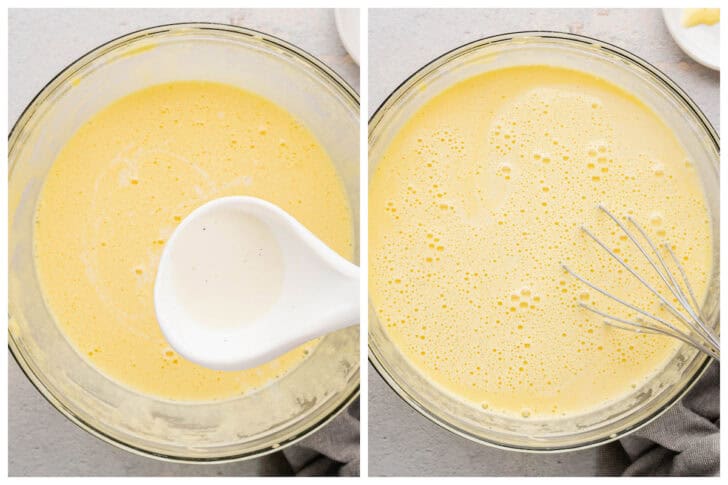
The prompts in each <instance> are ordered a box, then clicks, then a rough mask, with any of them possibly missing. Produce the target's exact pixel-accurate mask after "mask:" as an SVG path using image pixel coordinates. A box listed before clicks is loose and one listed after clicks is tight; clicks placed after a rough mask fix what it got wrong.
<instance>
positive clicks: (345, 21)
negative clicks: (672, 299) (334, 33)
mask: <svg viewBox="0 0 728 485" xmlns="http://www.w3.org/2000/svg"><path fill="white" fill-rule="evenodd" d="M334 18H335V19H336V30H338V31H339V37H341V43H342V44H344V48H345V49H346V52H348V53H349V55H350V56H351V58H352V59H354V62H356V63H357V64H359V9H358V8H337V9H335V10H334Z"/></svg>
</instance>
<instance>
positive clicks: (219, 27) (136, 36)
mask: <svg viewBox="0 0 728 485" xmlns="http://www.w3.org/2000/svg"><path fill="white" fill-rule="evenodd" d="M170 32H179V33H185V32H191V33H194V32H197V33H212V34H213V35H214V34H234V35H240V36H243V37H244V38H247V39H255V40H257V41H259V42H263V43H267V44H271V45H272V46H274V47H276V48H279V49H281V50H282V51H284V52H286V53H288V54H291V55H292V56H293V57H294V58H296V59H298V60H302V61H304V63H305V64H306V65H307V67H310V68H312V69H313V71H314V72H315V73H316V74H318V75H321V76H323V79H324V80H325V81H326V82H327V83H329V84H330V85H331V87H334V88H336V89H337V91H338V92H339V93H340V94H342V95H343V97H344V98H345V100H346V101H347V102H349V103H350V104H351V106H352V107H353V108H355V109H356V110H357V111H360V99H359V94H358V93H357V92H356V91H355V90H354V88H352V87H351V85H350V84H349V83H348V82H347V81H345V80H344V79H343V78H342V77H341V76H340V75H339V74H337V73H336V72H335V71H333V69H331V68H329V67H328V66H327V65H326V64H325V63H324V62H323V61H321V60H320V59H318V58H317V57H315V56H314V55H312V54H310V53H309V52H308V51H306V50H304V49H301V48H299V47H297V46H295V45H293V44H291V43H289V42H287V41H285V40H283V39H281V38H279V37H276V36H273V35H270V34H267V33H265V32H261V31H258V30H254V29H250V28H247V27H241V26H237V25H231V24H225V23H218V22H177V23H169V24H160V25H155V26H151V27H145V28H142V29H138V30H135V31H132V32H129V33H126V34H123V35H120V36H117V37H114V38H112V39H110V40H108V41H106V42H104V43H102V44H100V45H98V46H96V47H94V48H93V49H91V50H89V51H87V52H85V53H84V54H82V55H80V56H79V57H78V58H76V59H75V60H74V61H72V62H70V63H69V64H68V65H66V66H65V67H63V68H61V69H60V70H59V71H58V73H57V74H56V75H54V76H53V77H52V78H51V79H50V80H49V81H48V82H47V83H46V84H45V85H44V86H43V87H42V88H41V89H40V90H39V91H38V92H37V93H36V95H35V96H34V97H33V98H32V99H31V100H30V102H29V103H28V104H27V105H26V107H25V108H24V109H23V111H22V112H21V113H20V115H19V116H18V119H17V120H16V121H15V123H14V124H13V127H12V128H11V130H10V134H9V135H8V159H9V161H10V162H11V163H10V165H9V167H8V182H9V181H10V178H11V177H12V173H13V169H14V167H15V162H14V160H12V159H11V155H12V153H13V151H14V148H15V147H16V142H17V139H18V136H19V134H20V133H22V132H23V129H24V128H25V126H26V125H27V123H28V122H29V121H30V120H31V119H32V117H33V116H34V114H35V109H36V108H37V107H38V106H39V105H42V103H44V102H45V100H46V99H47V98H48V96H49V95H50V94H51V93H53V92H54V91H55V90H56V89H57V88H58V87H59V86H60V85H61V84H62V83H63V81H64V80H66V79H68V78H70V77H71V76H72V75H73V73H75V72H78V71H79V70H80V69H82V68H84V67H85V66H86V65H87V64H89V63H90V62H93V61H94V60H96V59H98V58H99V57H101V56H103V55H105V54H108V53H109V52H113V51H114V50H116V49H119V48H123V47H124V46H126V45H129V44H131V43H133V42H137V41H140V40H143V39H145V38H153V36H156V35H164V34H168V33H170ZM8 320H9V321H12V320H13V316H12V312H11V311H10V310H8ZM8 349H9V350H10V354H11V355H12V356H13V359H14V360H15V362H16V363H17V364H18V367H19V368H20V370H21V371H22V372H23V374H24V375H25V376H26V377H27V378H28V380H29V381H30V383H31V384H32V385H33V387H35V389H36V390H37V391H38V392H39V393H40V394H41V396H43V398H45V400H46V401H48V402H49V403H50V404H51V406H53V408H54V409H55V410H56V411H58V412H60V413H61V414H62V415H63V416H65V417H66V418H68V420H69V421H71V422H72V423H74V424H76V425H77V426H78V427H79V428H81V429H82V430H84V431H86V432H88V433H89V434H91V435H93V436H95V437H96V438H99V439H100V440H102V441H104V442H106V443H109V444H111V445H113V446H115V447H117V448H120V449H123V450H126V451H128V452H131V453H134V454H136V455H139V456H144V457H148V458H154V459H157V460H160V461H167V462H176V463H230V462H235V461H243V460H248V459H252V458H258V457H262V456H265V455H268V454H271V453H274V452H277V451H280V450H282V449H284V448H286V447H288V446H290V445H292V444H294V443H296V442H298V441H300V440H302V439H304V438H306V437H307V436H309V435H311V434H313V433H314V432H316V431H318V430H319V429H321V428H323V427H324V426H325V425H326V424H328V423H329V422H330V421H332V420H333V419H334V418H335V417H336V416H338V415H339V414H340V413H341V412H342V411H343V410H345V409H346V408H347V407H348V406H349V405H350V404H351V403H352V402H354V400H355V399H356V398H357V397H358V396H359V393H360V382H361V366H359V376H358V378H357V379H356V381H357V383H356V385H355V386H353V388H352V389H351V391H350V392H349V395H348V396H346V397H345V398H344V399H342V400H341V402H340V403H338V404H337V405H336V406H334V408H333V409H331V410H330V412H329V413H328V414H327V415H324V416H322V417H321V419H320V420H319V421H316V422H314V423H313V424H312V425H310V426H308V427H307V428H304V429H302V430H300V431H299V432H298V433H296V434H295V435H293V436H291V437H290V438H289V439H287V440H286V441H285V442H280V443H276V444H275V445H271V446H268V447H265V448H260V449H258V450H253V451H250V452H246V453H240V454H235V455H225V456H220V457H216V456H212V457H205V458H191V457H187V456H181V455H179V456H178V455H167V454H160V453H156V452H152V451H150V450H147V449H144V448H141V447H136V446H133V445H130V444H128V443H126V442H124V441H122V440H120V439H117V438H115V437H113V436H111V435H109V434H107V433H104V432H102V431H101V430H99V429H97V428H96V427H95V426H94V425H93V424H92V423H89V422H86V421H85V420H83V419H81V418H80V417H79V416H77V415H76V414H75V413H74V412H73V411H72V410H71V409H70V408H68V407H67V406H66V405H65V404H64V403H63V401H62V400H61V399H59V398H58V397H56V396H55V394H53V393H52V392H51V391H50V390H49V389H48V388H47V387H46V386H45V385H44V384H43V382H42V380H41V379H40V378H39V377H38V376H37V375H35V373H34V372H33V370H32V368H31V366H30V365H29V364H28V363H27V362H26V359H25V357H24V356H23V354H22V352H20V351H19V348H18V345H17V343H16V342H15V339H14V338H13V332H12V330H11V328H8Z"/></svg>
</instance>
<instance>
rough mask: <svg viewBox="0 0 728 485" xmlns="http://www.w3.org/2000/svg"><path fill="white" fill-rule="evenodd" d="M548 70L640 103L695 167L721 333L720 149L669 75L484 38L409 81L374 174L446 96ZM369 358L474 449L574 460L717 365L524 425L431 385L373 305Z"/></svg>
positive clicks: (621, 61) (585, 41)
mask: <svg viewBox="0 0 728 485" xmlns="http://www.w3.org/2000/svg"><path fill="white" fill-rule="evenodd" d="M528 64H548V65H554V66H561V67H566V68H572V69H577V70H580V71H586V72H588V73H591V74H594V75H596V76H599V77H601V78H604V79H606V80H608V81H611V82H612V83H614V84H616V85H618V86H621V87H622V88H623V89H625V90H626V91H628V92H631V93H633V94H635V95H637V97H639V98H641V99H642V100H643V101H644V102H645V103H646V104H647V105H648V106H650V107H651V108H652V109H653V110H654V111H655V112H656V113H657V114H659V115H660V116H661V117H662V119H663V120H664V121H665V122H666V123H667V124H668V126H670V127H671V128H672V130H673V131H674V132H675V134H676V136H677V137H678V139H679V141H680V142H681V143H682V145H683V146H684V148H685V150H686V151H687V152H688V153H689V154H690V156H691V157H692V159H693V160H694V163H695V166H696V168H697V171H698V173H699V175H700V179H701V181H702V183H703V186H704V191H705V196H706V204H707V206H708V208H709V211H710V219H711V225H712V231H713V235H714V241H713V244H714V245H713V274H712V276H711V279H710V282H709V289H708V294H707V297H706V300H705V302H704V306H703V311H704V315H706V316H707V318H708V321H709V323H710V324H711V325H712V326H714V327H716V328H717V327H718V315H719V295H720V288H719V273H718V271H719V269H718V268H719V239H718V236H719V225H720V214H719V201H720V198H719V170H718V160H719V141H718V136H717V134H716V132H715V130H714V129H713V127H712V126H711V125H710V123H709V122H708V120H707V119H706V118H705V116H704V115H703V113H702V112H701V111H700V109H699V108H698V107H697V106H696V105H695V103H693V102H692V101H691V100H690V98H689V97H688V96H687V95H686V94H685V93H684V92H683V91H682V90H681V89H680V88H679V87H678V86H676V85H675V83H674V82H672V81H671V80H670V79H669V78H668V77H667V76H665V75H664V74H663V73H661V72H659V71H658V70H657V69H655V68H654V67H653V66H651V65H649V64H648V63H646V62H645V61H643V60H642V59H640V58H638V57H636V56H634V55H633V54H630V53H629V52H626V51H624V50H622V49H620V48H618V47H615V46H613V45H610V44H606V43H604V42H601V41H598V40H595V39H591V38H588V37H583V36H578V35H571V34H565V33H559V32H519V33H513V34H504V35H498V36H494V37H488V38H485V39H481V40H478V41H475V42H472V43H470V44H466V45H464V46H462V47H459V48H457V49H455V50H453V51H450V52H448V53H446V54H444V55H442V56H441V57H438V58H437V59H435V60H433V61H432V62H430V63H429V64H427V65H426V66H424V67H423V68H421V69H420V70H419V71H417V72H416V73H415V74H413V75H412V76H410V78H409V79H407V80H406V81H404V82H403V83H402V84H401V85H400V86H399V87H398V88H397V89H396V90H395V91H394V92H393V93H392V94H391V95H390V96H389V97H388V98H387V99H386V100H385V101H384V103H382V105H381V106H380V107H379V108H378V109H377V111H376V112H375V113H374V115H373V116H372V117H371V119H370V121H369V173H370V174H371V173H372V172H373V170H374V168H375V167H376V165H377V162H378V160H379V159H380V158H381V156H382V154H383V153H384V151H385V150H386V148H387V146H388V145H389V143H390V141H391V140H392V138H393V137H394V135H395V134H396V133H397V132H398V130H399V129H400V127H401V126H402V125H403V124H404V123H405V122H406V121H407V120H408V119H409V118H410V117H411V116H412V115H413V114H414V113H415V112H416V111H417V110H419V109H420V108H421V107H422V106H423V104H425V103H426V102H427V101H428V100H430V99H432V97H433V96H434V95H436V94H438V93H440V92H442V91H443V90H444V89H446V88H447V87H449V86H451V85H453V84H455V83H457V82H459V81H462V80H464V79H467V78H469V77H472V76H475V75H477V74H480V73H483V72H487V71H490V70H495V69H499V68H504V67H509V66H517V65H528ZM369 358H370V361H371V362H372V364H373V365H374V367H375V368H376V370H377V371H378V372H379V373H380V374H381V376H382V377H383V378H384V380H385V381H386V382H387V383H388V384H389V385H390V386H391V387H392V389H394V391H395V392H396V393H397V394H398V395H399V396H400V397H402V399H404V400H405V401H406V402H407V403H408V404H410V405H411V406H412V407H414V408H415V409H416V410H417V411H419V412H420V413H422V414H423V415H425V416H426V417H427V418H429V419H431V420H432V421H434V422H435V423H437V424H439V425H440V426H442V427H444V428H446V429H448V430H450V431H452V432H454V433H456V434H459V435H461V436H463V437H465V438H468V439H471V440H473V441H476V442H480V443H484V444H489V445H493V446H496V447H499V448H505V449H513V450H520V451H533V452H536V451H541V452H547V451H553V452H555V451H566V450H575V449H581V448H587V447H591V446H596V445H600V444H604V443H607V442H609V441H612V440H615V439H617V438H619V437H621V436H624V435H626V434H627V433H630V432H632V431H634V430H635V429H637V428H639V427H640V426H643V425H644V424H646V423H648V422H650V421H651V420H653V419H655V418H656V417H658V416H659V415H660V414H662V413H663V412H665V411H666V410H667V409H668V408H669V407H670V406H671V405H672V404H674V403H675V402H677V401H678V400H679V399H680V398H681V397H682V396H683V395H684V394H685V392H687V391H688V389H690V387H691V386H692V385H693V384H694V383H695V382H696V381H697V379H698V378H699V377H700V376H701V375H702V374H703V372H704V371H705V369H706V368H707V366H708V364H709V363H710V359H708V358H707V357H706V356H705V355H703V354H700V353H698V352H696V351H695V350H694V349H692V348H691V347H688V346H684V347H682V348H680V349H679V350H678V352H677V353H676V355H675V357H674V358H673V359H672V360H671V361H670V362H669V363H668V364H667V365H666V367H665V368H664V369H662V370H661V371H660V372H659V373H657V374H656V375H655V376H654V378H652V379H651V380H649V382H647V383H646V384H645V385H644V386H642V387H641V388H638V389H636V390H635V392H634V393H632V394H631V395H629V396H627V397H625V398H624V399H622V400H620V401H618V402H615V403H613V404H611V405H608V406H606V407H603V408H600V409H597V410H595V411H592V412H589V413H585V414H582V415H578V416H568V417H563V418H549V419H533V418H529V419H516V418H510V417H504V416H501V415H497V414H494V413H492V412H488V411H486V410H483V409H482V408H481V407H480V406H475V405H470V404H467V403H465V402H463V401H461V400H459V399H457V398H456V397H455V396H454V395H452V394H450V393H448V392H447V391H444V390H442V389H440V388H439V387H438V386H436V385H433V384H432V383H431V382H430V381H428V379H427V378H425V377H424V376H423V375H422V374H421V373H420V372H419V371H418V370H417V369H416V368H415V367H414V366H413V365H412V364H410V362H408V360H407V359H406V358H405V357H404V356H403V355H402V354H401V353H400V352H399V350H398V349H397V348H396V347H395V346H394V344H393V343H392V342H391V341H390V340H389V339H388V337H387V333H386V331H385V329H384V327H383V326H382V325H381V323H380V322H379V321H378V319H377V316H376V312H375V310H374V308H373V307H372V305H371V304H370V305H369Z"/></svg>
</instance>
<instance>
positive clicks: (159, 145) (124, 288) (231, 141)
mask: <svg viewBox="0 0 728 485" xmlns="http://www.w3.org/2000/svg"><path fill="white" fill-rule="evenodd" d="M228 195H251V196H256V197H260V198H263V199H265V200H268V201H270V202H273V203H274V204H277V205H278V206H280V207H281V208H283V209H284V210H286V211H288V212H289V213H290V214H292V215H293V216H294V217H295V218H297V219H298V220H299V221H301V223H303V224H304V225H305V226H306V227H308V228H309V229H310V230H311V231H312V232H313V233H315V234H316V235H317V236H318V237H319V238H321V239H322V240H323V241H324V242H325V243H327V244H328V245H329V246H331V247H332V248H333V249H335V250H336V251H337V252H339V253H340V254H341V255H342V256H344V257H347V258H351V257H352V255H353V245H352V238H353V226H352V215H351V211H350V208H349V205H348V201H347V197H346V193H345V191H344V187H343V184H342V181H341V180H340V178H339V176H338V174H337V173H336V171H335V168H334V166H333V164H332V162H331V160H330V158H329V157H328V155H327V154H326V152H325V151H324V149H323V148H322V147H321V146H320V145H319V143H318V142H317V140H316V138H315V137H314V136H313V134H312V133H311V132H310V131H308V129H307V128H305V127H304V126H303V125H302V124H301V123H300V122H299V121H297V120H296V119H295V118H293V117H292V116H291V115H290V114H289V113H287V112H286V111H284V110H283V109H281V108H280V107H278V106H277V105H275V104H273V103H271V102H270V101H268V100H266V99H263V98H261V97H260V96H257V95H255V94H252V93H249V92H246V91H242V90H240V89H237V88H235V87H232V86H228V85H223V84H216V83H208V82H194V81H190V82H174V83H169V84H163V85H157V86H153V87H150V88H147V89H144V90H142V91H139V92H136V93H133V94H131V95H129V96H126V97H124V98H122V99H120V100H118V101H116V102H114V103H112V104H111V105H109V106H108V107H106V108H105V109H103V110H101V111H100V112H99V113H97V114H96V115H95V116H93V117H92V118H91V119H89V120H88V121H87V122H86V123H85V124H84V125H83V126H82V127H81V128H80V129H79V130H78V131H77V132H76V133H75V134H74V136H73V137H72V138H71V139H70V140H69V141H68V142H67V144H66V145H65V147H64V148H63V149H62V151H61V152H60V154H59V155H58V158H57V160H56V161H55V162H54V164H53V166H52V168H51V170H50V172H49V174H48V176H47V179H46V181H45V185H44V187H43V190H42V193H41V197H40V199H39V204H38V208H37V216H36V217H37V218H36V227H35V235H34V237H35V258H36V266H37V269H38V274H39V277H40V281H41V286H42V289H43V293H44V296H45V299H46V302H47V304H48V305H49V307H50V309H51V311H52V313H53V315H54V317H55V319H56V320H57V322H58V324H59V326H60V327H61V329H62V330H63V332H64V333H65V334H66V335H67V337H68V338H69V339H70V341H71V342H72V343H73V344H74V345H75V347H76V348H77V349H78V351H79V352H80V353H81V354H82V355H84V356H85V357H86V358H88V360H89V361H90V362H91V363H92V364H93V365H94V366H96V367H97V368H98V369H100V370H101V371H102V372H104V373H106V374H107V375H108V376H110V377H111V378H112V379H115V380H117V381H118V382H121V383H123V384H125V385H127V386H129V387H132V388H134V389H137V390H139V391H141V392H144V393H148V394H151V395H156V396H160V397H163V398H168V399H178V400H211V399H224V398H229V397H233V396H236V395H240V394H243V393H246V392H248V391H251V390H253V389H256V388H260V387H261V386H264V385H265V384H267V383H269V382H271V381H272V380H274V379H276V378H278V377H280V376H282V375H283V374H285V373H286V372H288V371H289V370H291V369H292V368H294V367H295V366H296V365H298V364H299V363H300V362H301V361H302V360H303V359H304V358H305V355H306V354H307V353H308V352H310V351H311V349H312V348H313V347H314V346H315V344H316V342H315V341H314V342H310V343H308V344H305V345H303V346H301V347H299V348H297V349H294V350H292V351H291V352H289V353H288V354H286V355H284V356H282V357H280V358H278V359H276V360H274V361H272V362H270V363H267V364H265V365H263V366H261V367H258V368H255V369H250V370H246V371H239V372H221V371H213V370H210V369H206V368H203V367H201V366H198V365H196V364H193V363H191V362H189V361H186V360H185V359H183V358H182V357H180V356H179V355H177V354H176V353H175V352H174V351H173V350H172V349H171V348H170V347H169V345H168V344H167V342H166V341H165V340H164V337H163V336H162V333H161V331H160V329H159V327H158V325H157V320H156V317H155V313H154V301H153V289H154V279H155V275H156V270H157V265H158V262H159V258H160V255H161V252H162V249H163V247H164V244H165V242H166V240H167V238H168V237H169V235H170V234H171V233H172V231H173V230H174V228H175V227H176V226H177V224H179V222H180V221H181V220H182V219H183V218H184V217H185V216H186V215H187V214H189V213H190V212H191V211H192V210H193V209H195V208H196V207H198V206H200V205H202V204H203V203H205V202H207V201H209V200H211V199H214V198H217V197H222V196H228Z"/></svg>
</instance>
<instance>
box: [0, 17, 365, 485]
mask: <svg viewBox="0 0 728 485" xmlns="http://www.w3.org/2000/svg"><path fill="white" fill-rule="evenodd" d="M194 21H197V22H199V21H203V22H221V23H227V24H234V25H240V26H245V27H249V28H252V29H255V30H260V31H263V32H266V33H268V34H272V35H275V36H277V37H280V38H282V39H284V40H287V41H289V42H291V43H293V44H295V45H297V46H298V47H301V48H302V49H304V50H306V51H308V52H310V53H311V54H313V55H314V56H316V57H318V58H319V59H320V60H322V61H323V62H324V63H326V64H327V65H329V66H330V67H331V68H332V69H333V70H334V71H336V72H337V73H339V74H340V75H341V76H342V77H343V78H344V79H345V80H346V81H347V82H349V84H351V85H352V86H353V87H354V89H356V90H357V91H358V89H359V68H358V66H357V65H356V64H355V63H354V62H353V61H352V60H351V58H350V57H349V56H348V55H347V53H346V51H345V50H344V47H343V46H342V44H341V42H340V41H339V37H338V34H337V32H336V27H335V24H334V14H333V10H331V9H307V10H288V9H283V10H278V9H275V10H274V9H252V10H246V9H240V10H231V9H208V10H185V9H144V10H136V9H129V10H127V9H124V10H121V9H114V10H98V9H84V10H68V9H66V10H58V9H32V10H30V9H22V10H21V9H11V10H10V11H9V15H8V24H9V31H8V50H9V52H8V65H9V74H8V76H9V79H8V91H9V103H8V104H9V106H8V122H9V125H10V126H12V125H13V124H14V123H15V121H16V120H17V119H18V117H19V116H20V113H21V112H22V110H23V109H24V108H25V106H26V105H27V104H28V103H29V102H30V100H31V99H33V96H35V94H36V93H37V92H38V91H39V90H41V89H42V88H43V86H44V85H45V84H46V83H47V82H48V81H49V80H50V79H51V78H52V77H53V76H55V75H56V74H57V73H58V72H59V71H60V70H61V69H63V68H64V67H65V66H66V65H68V64H69V63H71V62H73V61H74V60H76V59H77V58H78V57H79V56H81V55H82V54H84V53H86V52H87V51H89V50H91V49H93V48H95V47H97V46H98V45H100V44H102V43H104V42H106V41H109V40H111V39H113V38H115V37H118V36H120V35H123V34H126V33H129V32H133V31H135V30H139V29H141V28H145V27H151V26H154V25H159V24H165V23H174V22H194ZM8 445H9V446H8V474H9V475H10V476H26V475H33V476H39V475H42V476H68V475H108V476H115V475H127V476H128V475H146V476H153V475H187V476H201V475H231V476H240V475H271V474H277V473H279V472H280V470H282V469H283V470H285V469H286V466H287V465H286V464H285V460H284V459H283V457H282V456H280V454H274V455H270V456H268V457H265V458H261V459H257V460H251V461H245V462H239V463H230V464H225V465H180V464H174V463H164V462H160V461H156V460H152V459H149V458H143V457H139V456H136V455H133V454H131V453H128V452H126V451H122V450H119V449H117V448H115V447H114V446H111V445H109V444H106V443H104V442H102V441H100V440H98V439H96V438H95V437H93V436H91V435H90V434H88V433H86V432H85V431H83V430H81V429H80V428H78V427H76V425H74V424H72V423H71V422H70V421H68V420H67V419H66V418H65V417H63V416H62V415H61V414H60V413H59V412H57V411H56V410H55V409H54V408H53V407H52V406H51V405H50V404H49V403H48V402H47V401H45V399H43V397H41V395H40V393H39V392H38V391H37V390H36V389H35V388H34V387H33V386H32V385H31V384H30V382H29V381H28V379H27V378H26V377H25V376H24V375H23V373H22V371H21V370H20V368H19V367H18V365H17V364H16V363H15V360H14V359H13V358H12V357H9V362H8Z"/></svg>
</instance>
